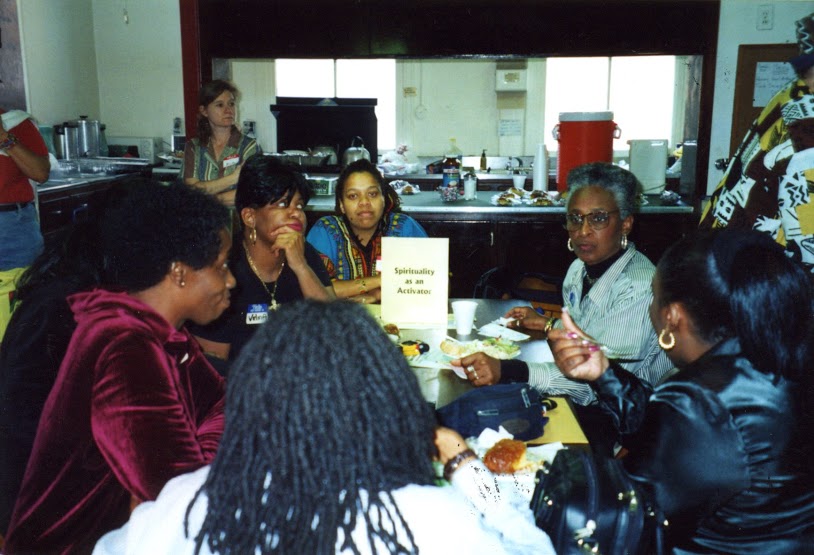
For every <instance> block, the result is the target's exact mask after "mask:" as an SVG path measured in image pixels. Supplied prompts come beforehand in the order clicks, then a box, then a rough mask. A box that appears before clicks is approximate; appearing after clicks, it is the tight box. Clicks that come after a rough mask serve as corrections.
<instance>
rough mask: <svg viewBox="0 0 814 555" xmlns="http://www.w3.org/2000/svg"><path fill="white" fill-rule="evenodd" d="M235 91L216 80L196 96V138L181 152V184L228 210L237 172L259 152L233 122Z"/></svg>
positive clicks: (235, 185)
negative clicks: (188, 186) (210, 196)
mask: <svg viewBox="0 0 814 555" xmlns="http://www.w3.org/2000/svg"><path fill="white" fill-rule="evenodd" d="M237 95H238V90H237V87H235V86H234V85H233V84H231V83H229V82H228V81H223V80H221V79H216V80H215V81H212V82H210V83H207V84H205V85H204V86H203V87H201V90H200V92H199V93H198V103H199V106H198V112H199V114H198V136H197V137H195V138H194V139H192V140H191V141H188V142H187V144H186V147H185V148H184V161H183V169H182V170H181V175H182V176H183V178H184V183H186V184H187V185H191V186H193V187H197V188H199V189H203V190H204V191H206V192H207V193H211V194H213V195H216V196H217V197H218V200H220V201H221V202H223V203H224V204H226V205H228V206H231V205H233V204H234V202H235V189H237V179H238V177H240V169H241V168H242V167H243V163H244V162H245V161H246V159H247V158H249V157H251V156H254V155H255V154H257V153H258V152H263V149H261V148H260V145H258V144H257V141H255V140H254V138H252V137H248V136H246V135H243V134H242V133H241V132H240V130H238V128H237V126H236V125H235V121H237V107H236V103H237Z"/></svg>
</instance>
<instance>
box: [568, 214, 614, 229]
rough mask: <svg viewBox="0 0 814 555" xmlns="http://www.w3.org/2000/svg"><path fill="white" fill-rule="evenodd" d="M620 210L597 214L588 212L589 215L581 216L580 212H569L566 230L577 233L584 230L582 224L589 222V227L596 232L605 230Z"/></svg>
mask: <svg viewBox="0 0 814 555" xmlns="http://www.w3.org/2000/svg"><path fill="white" fill-rule="evenodd" d="M614 212H619V211H618V210H611V211H610V212H606V211H605V210H596V211H595V212H588V213H587V214H580V213H578V212H569V213H568V214H566V215H565V229H567V230H568V231H577V230H580V229H582V224H583V223H584V222H585V220H588V225H589V226H590V228H591V229H593V230H594V231H598V230H600V229H605V228H606V227H608V224H609V223H610V215H611V214H613V213H614Z"/></svg>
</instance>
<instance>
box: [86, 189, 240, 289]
mask: <svg viewBox="0 0 814 555" xmlns="http://www.w3.org/2000/svg"><path fill="white" fill-rule="evenodd" d="M126 179H127V181H128V182H129V184H130V185H131V186H133V187H132V190H131V191H130V192H129V193H128V194H127V196H126V197H125V198H123V199H121V201H120V202H118V203H117V205H116V206H115V207H114V208H113V209H111V210H108V211H107V212H106V213H105V215H104V217H103V220H102V222H101V224H100V225H101V228H102V229H104V230H105V232H104V234H103V235H102V237H101V253H102V256H103V271H102V283H103V285H105V286H106V287H109V288H111V289H123V290H125V291H129V292H135V291H143V290H144V289H147V288H149V287H152V286H153V285H156V284H157V283H159V282H160V281H161V280H162V279H163V278H164V276H165V275H166V274H167V272H169V271H170V267H171V265H172V263H173V262H183V263H185V264H188V265H189V266H191V267H192V268H194V269H196V270H197V269H200V268H203V267H204V266H207V265H209V264H212V263H214V261H215V259H216V258H217V256H218V252H219V251H220V248H221V235H220V234H221V232H222V231H223V230H228V229H229V224H230V219H229V210H228V209H227V208H226V207H225V206H223V205H222V204H221V203H220V202H218V200H217V199H216V198H215V197H214V196H212V195H209V194H207V193H205V192H203V191H200V190H198V189H195V188H193V187H187V186H185V185H163V184H161V183H160V182H158V181H153V180H151V179H147V178H144V177H131V178H126Z"/></svg>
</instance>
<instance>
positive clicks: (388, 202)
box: [334, 158, 401, 219]
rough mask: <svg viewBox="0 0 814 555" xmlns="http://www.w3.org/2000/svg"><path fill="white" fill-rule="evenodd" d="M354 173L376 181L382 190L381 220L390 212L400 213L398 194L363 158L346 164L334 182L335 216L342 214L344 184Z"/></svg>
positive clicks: (370, 163)
mask: <svg viewBox="0 0 814 555" xmlns="http://www.w3.org/2000/svg"><path fill="white" fill-rule="evenodd" d="M354 173H366V174H368V175H370V176H371V177H373V179H375V180H376V183H378V184H379V187H380V188H381V190H382V195H383V196H384V213H383V215H382V219H386V217H387V215H388V214H390V213H391V212H399V211H401V198H399V195H398V193H397V192H396V191H395V189H393V187H391V186H390V184H389V183H387V182H386V181H385V180H384V176H382V173H381V172H380V171H379V168H377V167H376V165H375V164H374V163H373V162H371V161H370V160H365V159H364V158H363V159H361V160H356V161H355V162H351V163H350V164H348V165H347V166H346V167H345V169H343V170H342V173H340V174H339V179H338V180H337V182H336V190H335V191H334V193H335V194H336V202H335V205H334V210H335V211H336V213H337V214H342V210H341V208H340V204H341V202H342V196H343V195H344V194H345V184H346V183H347V181H348V178H349V177H350V176H351V175H352V174H354Z"/></svg>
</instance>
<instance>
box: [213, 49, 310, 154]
mask: <svg viewBox="0 0 814 555" xmlns="http://www.w3.org/2000/svg"><path fill="white" fill-rule="evenodd" d="M230 72H231V75H230V76H229V78H230V79H231V80H232V81H233V82H234V83H235V85H237V87H238V90H240V96H239V97H238V105H237V126H238V127H241V126H242V124H243V122H244V121H246V120H253V121H254V122H255V138H256V139H257V142H258V143H259V144H260V146H261V147H262V148H263V150H264V151H265V152H277V125H276V123H275V121H274V116H272V115H271V111H270V110H269V106H270V105H271V104H274V99H275V96H274V90H275V89H276V86H275V82H274V62H271V61H269V60H232V61H231V63H230ZM312 146H316V145H312Z"/></svg>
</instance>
